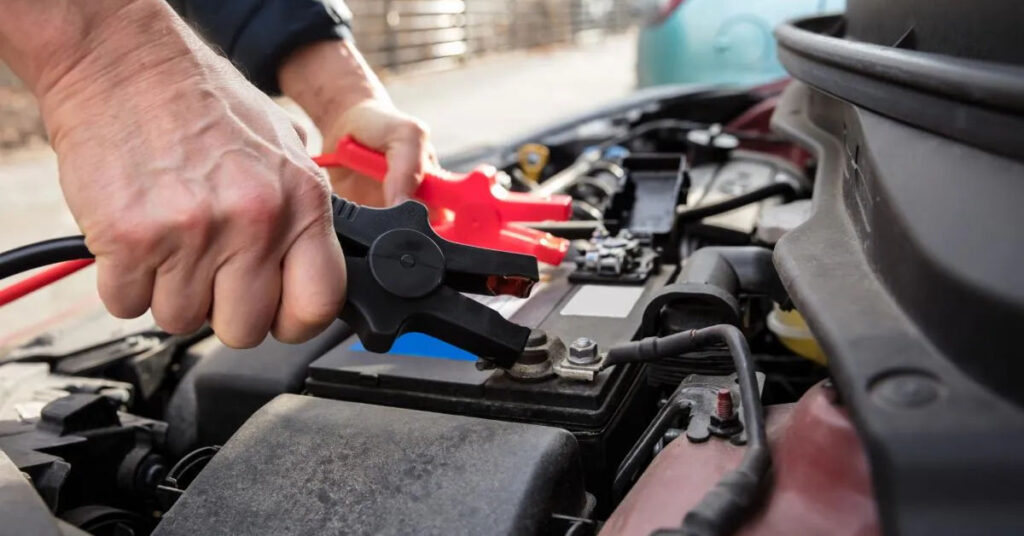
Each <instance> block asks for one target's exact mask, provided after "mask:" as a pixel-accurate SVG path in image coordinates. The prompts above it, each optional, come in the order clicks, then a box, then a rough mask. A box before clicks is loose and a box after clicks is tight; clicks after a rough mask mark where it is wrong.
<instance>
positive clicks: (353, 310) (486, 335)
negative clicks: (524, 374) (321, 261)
mask: <svg viewBox="0 0 1024 536" xmlns="http://www.w3.org/2000/svg"><path fill="white" fill-rule="evenodd" d="M331 204H332V209H333V217H334V231H335V233H337V235H338V239H339V240H340V241H341V247H342V250H343V251H344V254H345V263H346V265H347V268H348V280H349V285H348V297H347V299H346V302H345V306H344V307H343V308H342V310H341V313H340V314H339V318H341V319H342V320H344V321H345V322H347V323H348V324H349V326H351V327H352V329H354V330H355V332H356V334H357V335H358V336H359V340H360V341H361V342H362V343H363V346H364V347H365V348H366V349H367V350H370V351H373V352H386V351H388V350H389V349H390V348H391V345H392V343H393V342H394V341H395V338H397V337H398V336H399V335H401V334H402V333H405V332H407V331H416V332H420V333H426V334H428V335H431V336H434V337H437V338H438V339H442V340H444V341H446V342H449V343H451V344H454V345H456V346H459V347H461V348H463V349H464V350H467V351H469V352H472V353H474V354H476V355H477V356H479V357H480V358H481V359H485V360H487V361H490V362H492V363H494V364H495V365H497V366H498V367H501V368H509V367H511V366H512V365H513V364H514V363H515V362H516V360H517V359H518V358H519V356H520V354H521V353H522V352H523V349H524V348H525V347H526V342H527V339H528V338H529V336H530V330H529V328H526V327H523V326H520V325H518V324H515V323H512V322H510V321H508V320H506V319H505V318H504V317H502V316H501V315H500V314H498V313H497V312H496V311H494V310H493V309H491V308H489V307H487V306H485V305H483V304H481V303H479V302H477V301H475V300H473V299H471V298H468V297H466V296H464V295H463V294H462V293H469V294H484V295H490V296H496V295H511V296H516V297H520V298H525V297H527V296H529V294H530V289H531V288H532V287H533V284H534V283H535V282H536V281H537V279H538V278H539V275H538V272H537V260H536V259H535V258H534V257H531V256H528V255H522V254H518V253H508V252H504V251H496V250H490V249H483V248H477V247H473V246H466V245H463V244H458V243H455V242H449V241H448V240H445V239H443V238H441V237H440V236H438V235H437V233H435V232H434V230H433V229H431V227H430V224H429V223H428V215H427V209H426V207H424V206H423V205H422V204H420V203H418V202H416V201H406V202H404V203H402V204H400V205H397V206H394V207H391V208H386V209H376V208H370V207H364V206H360V205H357V204H355V203H351V202H349V201H346V200H344V199H341V198H340V197H337V196H333V197H332V200H331Z"/></svg>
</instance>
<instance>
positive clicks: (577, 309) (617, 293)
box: [562, 285, 644, 318]
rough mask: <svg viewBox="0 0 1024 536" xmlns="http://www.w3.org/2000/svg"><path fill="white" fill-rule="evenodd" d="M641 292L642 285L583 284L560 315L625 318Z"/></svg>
mask: <svg viewBox="0 0 1024 536" xmlns="http://www.w3.org/2000/svg"><path fill="white" fill-rule="evenodd" d="M643 293H644V288H643V287H625V286H618V285H584V286H582V287H580V289H579V290H578V291H576V294H575V295H574V296H573V297H572V299H570V300H569V303H567V304H565V307H563V308H562V315H563V316H600V317H605V318H626V317H627V316H629V313H630V311H632V310H633V306H634V305H636V302H637V300H639V299H640V296H641V295H642V294H643Z"/></svg>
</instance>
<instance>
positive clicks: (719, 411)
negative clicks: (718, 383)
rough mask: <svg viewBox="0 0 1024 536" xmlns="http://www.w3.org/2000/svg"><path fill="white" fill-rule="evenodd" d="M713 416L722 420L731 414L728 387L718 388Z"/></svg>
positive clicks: (728, 417) (730, 396)
mask: <svg viewBox="0 0 1024 536" xmlns="http://www.w3.org/2000/svg"><path fill="white" fill-rule="evenodd" d="M715 416H716V417H718V418H719V419H721V420H723V421H727V420H729V419H731V418H732V416H733V408H732V391H729V390H728V389H724V388H723V389H719V390H718V400H717V404H716V406H715Z"/></svg>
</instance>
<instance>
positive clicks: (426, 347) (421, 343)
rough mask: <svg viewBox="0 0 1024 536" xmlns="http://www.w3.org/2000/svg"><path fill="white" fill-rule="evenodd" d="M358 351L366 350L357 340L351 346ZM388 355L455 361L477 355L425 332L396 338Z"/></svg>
mask: <svg viewBox="0 0 1024 536" xmlns="http://www.w3.org/2000/svg"><path fill="white" fill-rule="evenodd" d="M349 349H350V350H355V351H358V352H366V351H367V349H366V348H365V347H364V346H363V343H361V342H359V341H356V343H355V344H353V345H352V346H351V347H350V348H349ZM387 355H402V356H409V357H433V358H437V359H451V360H453V361H476V356H475V355H473V354H471V353H469V352H467V351H465V350H463V349H462V348H459V347H458V346H453V345H451V344H448V343H446V342H444V341H442V340H441V339H435V338H434V337H431V336H430V335H425V334H423V333H406V334H404V335H400V336H399V337H398V338H397V339H395V344H393V345H392V346H391V350H390V351H388V353H387Z"/></svg>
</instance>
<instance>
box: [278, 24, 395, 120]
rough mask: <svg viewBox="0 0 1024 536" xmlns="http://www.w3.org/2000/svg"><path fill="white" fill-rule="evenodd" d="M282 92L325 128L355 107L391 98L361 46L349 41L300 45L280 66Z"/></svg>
mask: <svg viewBox="0 0 1024 536" xmlns="http://www.w3.org/2000/svg"><path fill="white" fill-rule="evenodd" d="M278 80H279V82H280V85H281V90H282V92H283V93H284V94H285V95H286V96H288V97H289V98H291V99H292V100H294V101H295V102H296V103H298V104H299V106H301V107H302V109H303V110H305V111H306V113H307V114H308V115H309V117H310V119H312V120H313V123H314V124H315V125H316V126H317V128H319V129H320V130H321V131H322V132H326V131H330V130H333V129H334V127H335V122H336V121H338V119H339V118H340V117H342V116H343V115H344V112H345V111H347V110H349V109H351V108H352V107H354V106H356V105H358V104H360V103H363V102H366V101H377V102H383V103H387V104H390V103H391V99H390V98H389V97H388V94H387V91H386V90H385V89H384V86H383V85H382V84H381V83H380V80H379V79H378V78H377V76H376V75H375V74H374V73H373V71H372V70H371V69H370V67H369V66H368V65H367V64H366V61H365V60H364V59H363V57H362V55H361V54H360V53H359V51H358V50H356V48H355V47H354V46H353V45H352V44H351V43H349V42H347V41H337V40H335V41H319V42H316V43H312V44H310V45H307V46H305V47H302V48H300V49H299V50H296V51H295V52H293V53H292V54H291V55H290V56H288V57H287V58H286V59H285V61H284V62H282V65H281V68H280V69H279V70H278Z"/></svg>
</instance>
